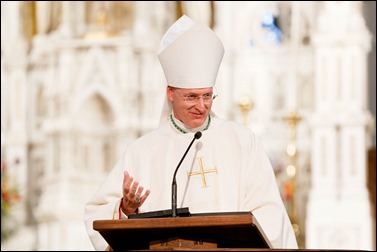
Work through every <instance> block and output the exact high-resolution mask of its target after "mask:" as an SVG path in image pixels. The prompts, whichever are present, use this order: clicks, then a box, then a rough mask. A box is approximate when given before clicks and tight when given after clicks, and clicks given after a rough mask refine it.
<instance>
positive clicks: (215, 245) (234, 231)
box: [93, 212, 271, 250]
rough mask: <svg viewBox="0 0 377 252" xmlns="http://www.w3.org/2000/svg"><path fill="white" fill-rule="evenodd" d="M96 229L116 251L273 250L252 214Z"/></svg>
mask: <svg viewBox="0 0 377 252" xmlns="http://www.w3.org/2000/svg"><path fill="white" fill-rule="evenodd" d="M93 228H94V230H96V231H98V232H100V234H101V235H102V236H103V237H104V238H105V240H106V241H107V242H108V244H109V245H110V246H111V248H112V249H113V250H174V249H199V250H205V249H211V250H216V249H224V248H271V244H270V242H269V240H268V239H267V237H266V235H265V234H264V232H263V230H262V229H261V227H260V226H259V224H258V222H257V220H256V219H255V217H254V216H253V215H252V213H251V212H231V213H206V214H191V215H190V216H187V217H175V218H174V217H167V218H141V219H137V218H136V219H125V220H96V221H94V222H93Z"/></svg>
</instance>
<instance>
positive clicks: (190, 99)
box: [183, 93, 217, 103]
mask: <svg viewBox="0 0 377 252" xmlns="http://www.w3.org/2000/svg"><path fill="white" fill-rule="evenodd" d="M216 97H217V95H215V94H211V93H208V94H204V95H196V94H188V95H184V96H183V100H184V101H185V102H187V103H197V102H198V100H199V99H200V98H203V102H204V103H210V102H212V101H213V100H214V99H215V98H216Z"/></svg>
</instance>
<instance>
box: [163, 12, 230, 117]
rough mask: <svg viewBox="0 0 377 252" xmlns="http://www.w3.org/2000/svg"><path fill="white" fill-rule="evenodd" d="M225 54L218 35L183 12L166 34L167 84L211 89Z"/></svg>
mask: <svg viewBox="0 0 377 252" xmlns="http://www.w3.org/2000/svg"><path fill="white" fill-rule="evenodd" d="M223 55H224V47H223V44H222V42H221V41H220V39H219V38H218V37H217V35H216V34H215V33H214V32H213V31H212V30H211V29H210V28H209V27H206V26H202V25H199V24H196V23H194V21H192V20H191V19H190V18H189V17H187V16H186V15H183V16H182V17H181V18H179V19H178V20H177V21H176V22H175V23H174V24H173V25H172V26H171V27H170V28H169V29H168V31H167V32H166V33H165V35H164V36H163V38H162V40H161V43H160V50H159V53H158V59H159V60H160V63H161V66H162V68H163V71H164V73H165V77H166V81H167V85H169V86H172V87H176V88H190V89H191V88H208V87H213V86H214V85H215V82H216V77H217V73H218V70H219V67H220V64H221V61H222V58H223ZM171 110H172V107H171V103H170V102H169V101H168V99H167V97H166V98H165V104H164V108H163V111H162V114H161V120H160V123H162V122H163V121H164V120H167V119H168V116H169V114H170V113H171Z"/></svg>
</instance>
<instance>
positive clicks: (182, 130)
mask: <svg viewBox="0 0 377 252" xmlns="http://www.w3.org/2000/svg"><path fill="white" fill-rule="evenodd" d="M170 121H171V123H172V124H173V125H174V127H175V128H176V129H177V130H179V131H180V132H182V133H183V134H186V133H188V132H187V131H185V130H184V129H182V128H180V127H179V126H178V125H177V124H176V123H175V121H174V119H173V114H170ZM210 124H211V115H208V123H207V126H206V127H205V128H204V130H207V129H208V128H209V125H210ZM204 130H203V131H204Z"/></svg>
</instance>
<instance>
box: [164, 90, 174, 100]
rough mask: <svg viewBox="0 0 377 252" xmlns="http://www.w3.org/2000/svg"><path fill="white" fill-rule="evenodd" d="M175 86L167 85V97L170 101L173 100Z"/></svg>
mask: <svg viewBox="0 0 377 252" xmlns="http://www.w3.org/2000/svg"><path fill="white" fill-rule="evenodd" d="M173 94H174V88H172V87H169V86H167V88H166V97H167V98H168V100H169V101H173Z"/></svg>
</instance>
